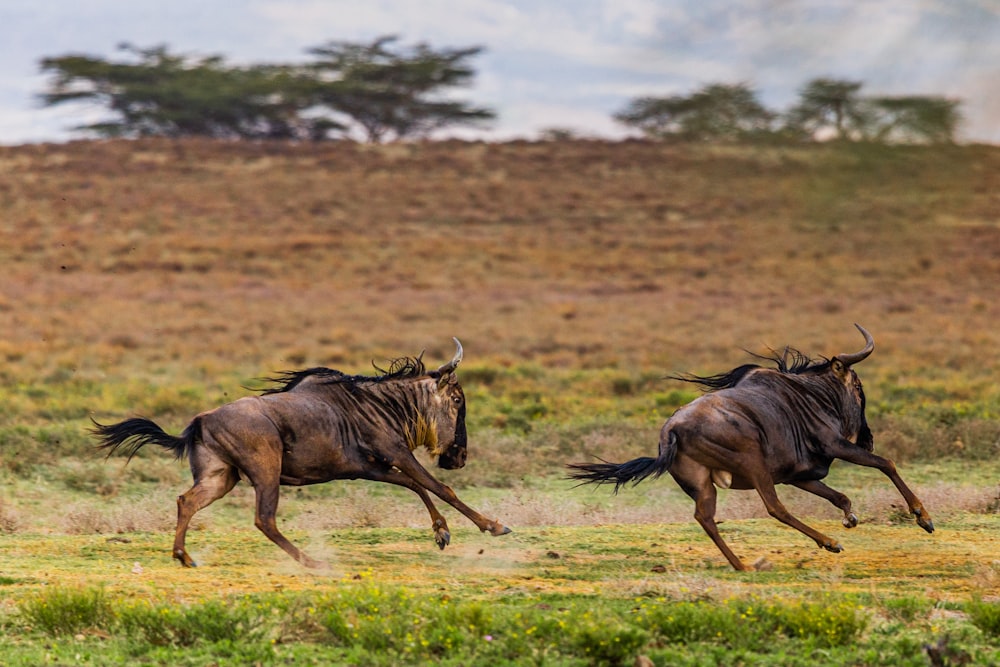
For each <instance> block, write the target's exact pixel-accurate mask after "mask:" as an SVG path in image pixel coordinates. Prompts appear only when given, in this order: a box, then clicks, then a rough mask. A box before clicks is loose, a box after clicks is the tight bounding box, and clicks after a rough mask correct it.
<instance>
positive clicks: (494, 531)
mask: <svg viewBox="0 0 1000 667" xmlns="http://www.w3.org/2000/svg"><path fill="white" fill-rule="evenodd" d="M511 532H513V531H512V530H511V529H510V528H508V527H507V526H494V527H493V528H491V529H490V535H492V536H493V537H500V536H501V535H506V534H507V533H511Z"/></svg>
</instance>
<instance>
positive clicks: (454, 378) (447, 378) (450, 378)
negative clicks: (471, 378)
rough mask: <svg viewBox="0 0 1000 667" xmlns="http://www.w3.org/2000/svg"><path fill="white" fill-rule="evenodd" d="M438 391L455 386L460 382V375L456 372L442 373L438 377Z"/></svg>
mask: <svg viewBox="0 0 1000 667" xmlns="http://www.w3.org/2000/svg"><path fill="white" fill-rule="evenodd" d="M437 381H438V391H441V390H442V389H445V388H447V387H448V385H450V384H455V383H456V382H458V375H457V374H456V373H455V371H448V372H446V373H441V374H439V375H438V379H437Z"/></svg>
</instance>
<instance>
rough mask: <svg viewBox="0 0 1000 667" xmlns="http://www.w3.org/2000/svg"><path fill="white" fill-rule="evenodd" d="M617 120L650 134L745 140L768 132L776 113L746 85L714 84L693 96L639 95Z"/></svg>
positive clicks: (715, 139) (651, 135)
mask: <svg viewBox="0 0 1000 667" xmlns="http://www.w3.org/2000/svg"><path fill="white" fill-rule="evenodd" d="M614 118H615V120H617V121H618V122H620V123H623V124H625V125H628V126H630V127H635V128H637V129H639V130H641V131H642V132H643V134H645V135H646V136H650V137H669V136H674V137H678V138H681V139H685V140H690V141H720V140H735V139H745V138H749V137H753V136H756V135H760V134H763V133H766V132H768V131H769V130H770V128H771V123H772V121H773V120H774V118H775V114H774V113H772V112H770V111H768V110H767V109H766V108H765V107H764V106H763V105H762V104H761V103H760V102H759V101H758V100H757V96H756V94H755V93H754V91H753V90H752V89H751V88H750V87H749V86H748V85H746V84H743V83H738V84H710V85H707V86H704V87H702V88H701V89H699V90H697V91H696V92H695V93H693V94H691V95H686V96H685V95H672V96H669V97H639V98H636V99H634V100H632V101H631V102H630V103H629V105H628V106H627V107H626V108H625V109H623V110H622V111H620V112H618V113H616V114H615V115H614Z"/></svg>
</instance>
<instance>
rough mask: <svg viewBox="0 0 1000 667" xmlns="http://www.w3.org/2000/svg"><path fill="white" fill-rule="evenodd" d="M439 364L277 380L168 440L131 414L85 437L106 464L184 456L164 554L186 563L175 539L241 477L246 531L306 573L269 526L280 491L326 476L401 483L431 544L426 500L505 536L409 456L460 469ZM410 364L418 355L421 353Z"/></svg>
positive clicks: (448, 376)
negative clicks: (152, 451)
mask: <svg viewBox="0 0 1000 667" xmlns="http://www.w3.org/2000/svg"><path fill="white" fill-rule="evenodd" d="M454 340H455V345H456V346H457V351H456V352H455V356H454V357H453V358H452V360H451V361H449V362H448V363H446V364H444V365H443V366H441V367H440V368H438V369H437V370H434V371H428V370H426V369H425V367H424V364H423V361H422V360H421V357H417V358H407V357H403V358H401V359H397V360H395V361H393V362H392V364H391V365H390V366H389V369H388V370H385V371H383V370H381V369H377V370H379V371H380V372H379V374H378V375H375V376H371V377H369V376H362V375H347V374H344V373H341V372H340V371H335V370H331V369H329V368H310V369H308V370H303V371H292V372H286V373H282V374H281V375H280V376H279V377H278V378H275V379H274V382H275V383H276V386H275V387H274V388H272V389H270V390H267V391H265V392H264V393H263V394H262V395H260V396H248V397H245V398H241V399H239V400H236V401H233V402H232V403H227V404H226V405H223V406H221V407H219V408H216V409H214V410H209V411H208V412H203V413H201V414H199V415H198V416H196V417H195V418H194V419H193V420H192V421H191V422H190V423H189V424H188V426H187V428H185V429H184V432H183V433H182V434H181V435H180V436H179V437H177V436H172V435H169V434H167V433H166V432H164V431H163V429H161V428H160V427H159V426H157V425H156V424H155V423H153V422H152V421H150V420H148V419H142V418H131V419H126V420H125V421H122V422H119V423H117V424H111V425H108V426H103V425H101V424H98V423H97V422H94V429H93V432H94V434H95V435H96V436H97V437H98V438H99V439H100V441H101V445H100V446H101V447H102V448H105V449H107V450H108V456H110V455H111V454H112V453H113V452H114V451H115V450H117V449H118V448H119V447H123V446H124V448H125V451H126V452H127V454H128V457H129V459H130V460H131V458H132V456H134V455H135V453H136V452H137V451H138V450H139V449H140V448H141V447H143V446H144V445H148V444H153V445H159V446H161V447H164V448H166V449H169V450H171V451H172V452H173V453H174V455H175V456H177V458H181V457H182V456H185V455H186V456H187V457H188V459H189V461H190V465H191V474H192V476H193V477H194V485H193V486H192V487H191V488H190V489H189V490H188V491H186V492H185V493H184V494H182V495H181V496H180V497H178V498H177V531H176V534H175V536H174V551H173V555H174V558H176V559H177V560H179V561H180V562H181V563H182V564H183V565H185V566H188V567H191V566H194V564H195V563H194V561H193V560H192V559H191V556H189V555H188V553H187V550H186V549H185V548H184V537H185V534H186V533H187V529H188V524H189V523H190V521H191V517H192V516H194V514H195V512H197V511H198V510H200V509H202V508H204V507H206V506H208V505H209V504H210V503H212V502H213V501H215V500H218V499H219V498H221V497H223V496H224V495H226V494H227V493H229V491H230V490H232V488H233V487H234V486H235V485H236V483H237V482H238V481H239V480H240V479H241V478H243V479H246V480H247V481H249V482H250V484H252V485H253V487H254V493H255V496H256V520H255V524H256V526H257V528H259V529H260V530H261V532H263V533H264V534H265V535H266V536H267V537H268V538H269V539H270V540H271V541H272V542H274V543H275V544H277V545H278V546H279V547H281V548H282V549H284V550H285V551H286V552H287V553H288V554H289V555H290V556H291V557H292V558H294V559H295V560H297V561H299V562H300V563H302V564H303V565H305V566H307V567H318V566H320V565H322V563H320V562H319V561H315V560H313V559H312V558H310V557H309V556H307V555H305V554H304V553H302V552H301V551H300V550H299V549H298V548H296V547H295V546H294V545H293V544H292V543H291V542H289V541H288V539H287V538H285V536H284V535H282V534H281V532H280V531H279V530H278V527H277V524H276V523H275V515H276V512H277V509H278V489H279V486H280V485H289V486H302V485H306V484H319V483H322V482H328V481H331V480H335V479H369V480H373V481H376V482H387V483H389V484H396V485H398V486H403V487H406V488H408V489H410V490H412V491H413V492H415V493H416V494H417V495H418V496H420V499H421V500H422V501H423V502H424V505H425V506H426V507H427V510H428V512H429V513H430V515H431V520H432V527H433V529H434V540H435V542H437V545H438V546H439V547H440V548H442V549H444V548H445V546H446V545H447V544H448V543H449V542H450V540H451V534H450V533H449V531H448V524H447V523H446V522H445V519H444V517H443V516H441V514H440V512H438V510H437V508H435V507H434V504H433V503H432V502H431V499H430V497H429V496H428V495H427V492H428V491H430V492H431V493H433V494H435V495H437V496H438V497H440V498H441V499H442V500H444V501H445V502H447V503H448V504H449V505H451V506H452V507H454V508H455V509H457V510H458V511H459V512H461V513H462V514H464V515H465V516H466V517H468V518H469V519H470V520H471V521H472V522H473V523H474V524H476V526H477V527H478V528H479V529H480V530H481V531H488V532H489V533H490V534H492V535H504V534H506V533H509V532H510V529H509V528H507V527H505V526H504V525H503V524H501V523H500V522H499V521H491V520H489V519H487V518H486V517H484V516H483V515H481V514H480V513H478V512H476V511H475V510H473V509H472V508H470V507H469V506H468V505H466V504H465V503H463V502H462V501H461V500H459V499H458V497H457V496H456V495H455V493H454V492H453V491H452V490H451V489H450V488H449V487H447V486H445V485H444V484H442V483H441V482H439V481H438V480H437V479H435V478H434V477H433V476H432V475H431V474H430V473H429V472H427V470H426V469H425V468H424V466H423V465H421V464H420V462H419V461H418V460H417V459H416V457H415V456H414V451H415V450H416V449H417V448H419V447H424V448H426V449H427V450H428V451H429V452H430V453H431V455H432V456H437V457H438V459H437V462H438V466H440V467H441V468H445V469H454V468H461V467H462V466H464V465H465V460H466V447H467V438H466V431H465V394H464V393H463V392H462V386H461V384H459V382H458V377H457V375H456V373H455V369H456V367H457V366H458V364H459V362H460V361H461V360H462V344H461V343H459V342H458V339H457V338H456V339H454ZM421 356H422V355H421Z"/></svg>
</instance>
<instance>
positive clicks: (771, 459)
mask: <svg viewBox="0 0 1000 667" xmlns="http://www.w3.org/2000/svg"><path fill="white" fill-rule="evenodd" d="M854 326H856V327H857V328H858V330H859V331H860V332H861V333H862V335H863V336H864V337H865V347H864V349H863V350H861V351H860V352H855V353H853V354H838V355H837V356H835V357H833V358H832V359H819V360H813V359H809V358H808V357H806V356H805V355H803V354H801V353H800V352H798V351H797V350H793V349H791V348H785V350H784V352H783V353H782V354H781V355H780V356H779V355H778V354H773V355H772V356H765V357H760V358H762V359H765V360H770V361H772V362H774V364H775V368H764V367H761V366H759V365H756V364H745V365H743V366H740V367H738V368H734V369H733V370H731V371H729V372H728V373H720V374H719V375H712V376H707V377H700V376H696V375H689V376H674V379H678V380H685V381H688V382H693V383H696V384H699V385H701V386H702V387H703V388H704V389H706V390H708V392H709V393H706V394H705V395H703V396H700V397H699V398H697V399H695V400H694V401H692V402H691V403H688V404H687V405H685V406H684V407H682V408H680V409H679V410H677V411H676V412H675V413H674V414H673V415H672V416H671V417H670V418H669V419H668V420H667V421H666V423H665V424H664V425H663V428H662V429H661V430H660V443H659V452H658V454H657V456H656V458H650V457H641V458H637V459H634V460H632V461H628V462H626V463H622V464H614V463H608V462H602V463H582V464H571V465H570V466H569V467H570V468H571V469H572V470H573V472H571V473H570V477H571V478H573V479H577V480H581V481H582V482H584V483H589V482H593V483H598V484H603V483H610V482H613V483H614V485H615V492H617V491H618V490H619V489H620V488H621V487H622V485H624V484H627V483H629V482H632V483H634V484H638V483H639V482H641V481H642V480H644V479H646V478H647V477H650V476H652V477H654V478H656V477H659V476H660V475H662V474H663V473H665V472H669V473H670V475H671V477H673V478H674V480H676V481H677V483H678V484H679V485H680V487H681V489H683V490H684V492H685V493H687V494H688V495H689V496H691V498H692V499H693V500H694V501H695V512H694V517H695V519H696V520H697V521H698V523H699V524H701V527H702V528H704V529H705V532H706V533H708V536H709V537H711V538H712V541H713V542H715V545H716V546H717V547H719V550H720V551H722V553H723V554H724V555H725V557H726V558H727V559H728V560H729V562H730V564H732V566H733V567H734V568H736V569H737V570H745V569H747V568H746V566H745V565H744V564H743V563H742V562H741V561H740V559H739V558H737V557H736V554H734V553H733V552H732V551H731V550H730V549H729V547H728V546H727V545H726V543H725V542H724V541H723V539H722V537H721V536H720V535H719V529H718V527H717V526H716V523H715V502H716V490H715V487H716V486H719V487H722V488H733V489H755V490H756V491H757V493H758V494H760V497H761V499H762V500H763V501H764V505H765V506H766V507H767V511H768V513H769V514H770V515H771V516H773V517H774V518H775V519H777V520H779V521H781V522H782V523H785V524H787V525H789V526H791V527H793V528H795V529H797V530H799V531H800V532H802V533H804V534H806V535H808V536H809V537H811V538H812V539H814V540H815V541H816V544H818V545H819V546H821V547H823V548H824V549H827V550H828V551H833V552H840V551H841V550H842V547H841V546H840V544H838V543H837V542H836V541H835V540H833V539H832V538H830V537H827V536H826V535H824V534H823V533H820V532H819V531H817V530H815V529H813V528H810V527H809V526H807V525H806V524H804V523H802V522H801V521H799V520H798V519H796V518H795V517H794V516H792V515H791V514H790V513H789V512H788V510H787V509H785V506H784V505H782V503H781V501H780V500H779V499H778V495H777V493H776V492H775V489H774V485H775V484H791V485H793V486H797V487H798V488H800V489H802V490H804V491H808V492H809V493H813V494H815V495H817V496H820V497H821V498H825V499H826V500H828V501H830V502H831V503H833V504H834V505H835V506H836V507H838V508H840V509H841V510H842V511H843V512H844V520H843V523H844V526H846V527H847V528H853V527H854V526H856V525H857V523H858V518H857V517H856V516H855V515H854V513H853V512H852V511H851V501H850V499H848V497H847V496H845V495H844V494H842V493H840V492H839V491H836V490H834V489H831V488H830V487H829V486H827V485H826V484H824V483H823V482H821V481H820V480H822V479H823V478H824V477H826V475H827V472H828V471H829V469H830V464H831V463H833V460H834V459H842V460H844V461H848V462H850V463H855V464H857V465H862V466H868V467H871V468H878V469H879V470H881V471H882V472H883V473H884V474H885V475H887V476H888V477H889V479H891V480H892V483H893V484H895V485H896V488H897V489H898V490H899V492H900V493H901V494H902V495H903V498H905V499H906V503H907V505H908V506H909V509H910V512H912V513H913V514H914V516H916V518H917V523H918V524H920V526H921V527H922V528H923V529H924V530H926V531H927V532H928V533H931V532H934V524H933V522H932V521H931V517H930V515H929V514H928V513H927V510H925V509H924V506H923V504H922V503H921V502H920V500H918V499H917V497H916V496H915V495H914V494H913V492H912V491H910V489H909V488H908V487H907V486H906V484H905V483H904V482H903V480H902V479H901V478H900V476H899V474H898V473H897V472H896V466H895V465H894V464H893V463H892V461H890V460H889V459H886V458H883V457H881V456H877V455H876V454H874V453H873V450H874V443H873V439H872V432H871V430H870V429H869V428H868V422H867V420H866V419H865V393H864V390H863V389H862V386H861V380H859V379H858V375H857V373H855V372H854V370H853V369H852V368H851V366H853V365H854V364H857V363H858V362H860V361H862V360H864V359H866V358H867V357H868V355H870V354H871V353H872V350H874V349H875V341H874V340H873V339H872V336H871V334H870V333H868V331H866V330H865V329H864V327H861V326H860V325H857V324H855V325H854Z"/></svg>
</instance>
